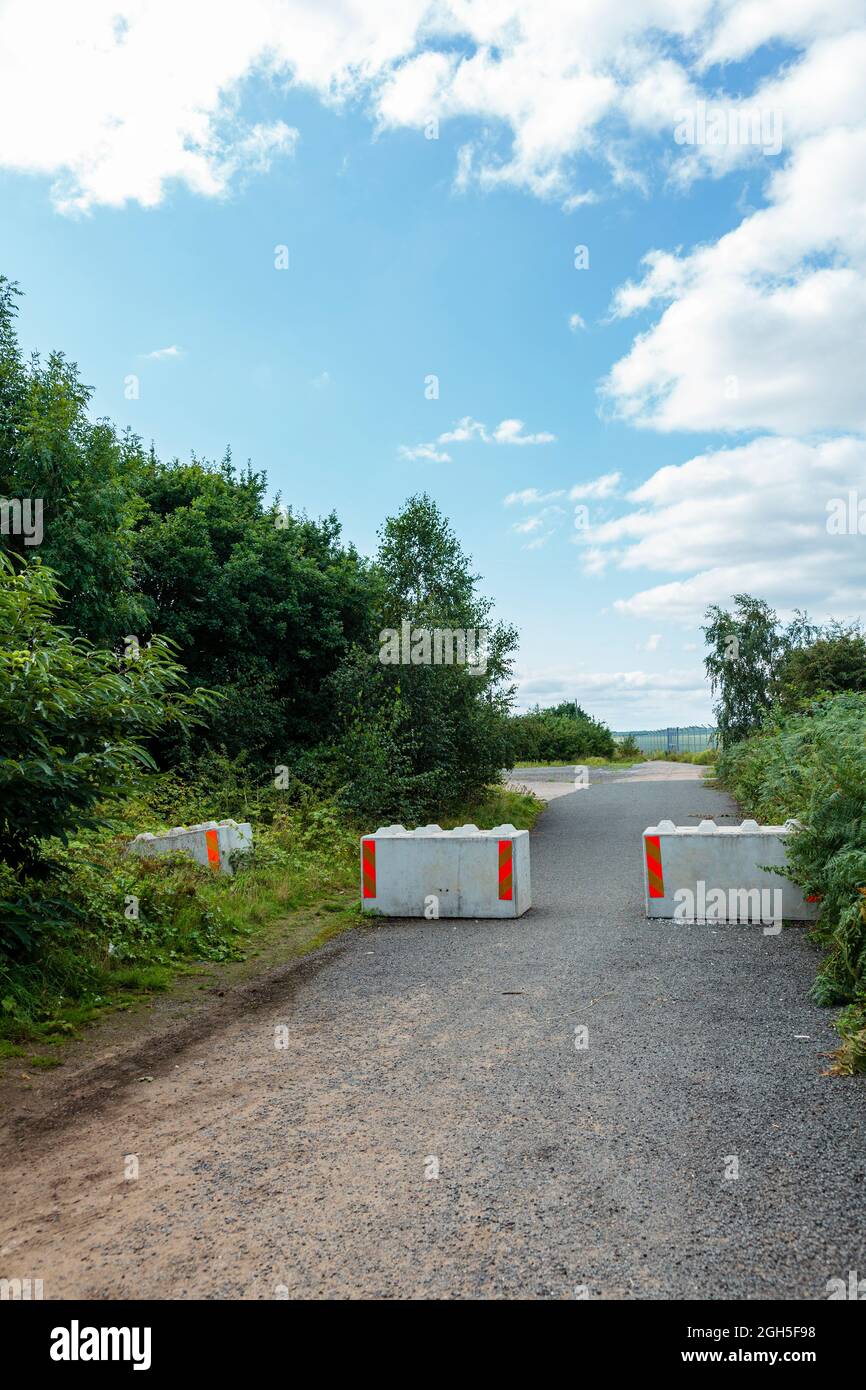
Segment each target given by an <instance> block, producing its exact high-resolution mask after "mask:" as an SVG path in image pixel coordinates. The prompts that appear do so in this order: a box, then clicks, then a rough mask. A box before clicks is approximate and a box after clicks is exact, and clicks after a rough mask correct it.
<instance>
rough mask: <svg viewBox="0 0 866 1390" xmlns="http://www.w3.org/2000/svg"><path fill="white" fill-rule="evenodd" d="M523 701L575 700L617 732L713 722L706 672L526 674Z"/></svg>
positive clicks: (521, 674)
mask: <svg viewBox="0 0 866 1390" xmlns="http://www.w3.org/2000/svg"><path fill="white" fill-rule="evenodd" d="M517 685H518V701H519V705H520V707H521V708H523V709H525V708H526V707H527V706H528V705H534V704H536V703H537V704H540V705H542V706H544V705H555V704H558V703H559V702H560V701H561V700H576V701H577V702H578V704H579V705H582V707H583V708H584V709H586V710H588V711H589V713H590V714H593V715H594V716H595V717H596V718H600V719H603V720H605V722H606V723H608V724H609V725H610V727H611V728H613V729H629V728H631V729H636V728H650V729H651V728H662V727H665V726H667V725H676V724H691V723H709V722H711V720H712V713H711V708H710V696H709V690H708V686H707V683H706V679H705V676H704V672H703V670H702V668H701V667H695V668H693V669H688V670H674V671H664V672H653V671H643V670H637V671H583V670H579V669H575V668H573V667H567V666H563V667H544V668H540V669H534V670H533V669H523V670H520V671H518V673H517Z"/></svg>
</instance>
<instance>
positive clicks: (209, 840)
mask: <svg viewBox="0 0 866 1390" xmlns="http://www.w3.org/2000/svg"><path fill="white" fill-rule="evenodd" d="M204 839H205V844H206V845H207V862H208V864H209V865H210V867H211V868H212V869H218V868H219V866H220V837H219V831H218V830H206V831H205V832H204Z"/></svg>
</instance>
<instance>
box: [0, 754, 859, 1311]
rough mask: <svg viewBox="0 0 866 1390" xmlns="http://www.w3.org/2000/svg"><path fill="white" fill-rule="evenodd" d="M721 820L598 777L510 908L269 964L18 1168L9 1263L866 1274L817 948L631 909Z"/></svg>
mask: <svg viewBox="0 0 866 1390" xmlns="http://www.w3.org/2000/svg"><path fill="white" fill-rule="evenodd" d="M732 811H733V807H732V805H731V803H730V802H729V801H728V800H727V798H726V797H724V796H723V795H722V794H720V793H718V792H713V791H707V790H705V789H704V788H703V787H702V786H701V785H700V783H695V782H694V781H669V782H656V781H643V780H641V779H640V778H632V779H629V780H624V781H619V780H614V779H608V780H605V781H599V782H597V783H595V784H594V785H592V786H590V787H589V788H588V789H586V790H584V791H581V792H576V793H573V794H571V795H564V796H561V797H559V798H558V799H557V800H555V801H553V802H552V803H551V805H550V806H549V807H548V809H547V811H546V813H545V815H544V816H543V817H542V820H541V822H540V823H539V826H538V828H537V830H536V831H534V832H533V840H532V874H533V892H534V897H535V906H534V908H533V910H532V911H531V912H530V913H529V914H528V915H527V916H526V917H524V918H523V919H522V920H520V921H518V922H501V921H500V922H496V921H482V922H477V923H476V922H460V923H455V922H447V921H441V922H425V921H417V922H406V923H401V922H387V923H382V924H380V925H375V926H371V927H370V928H369V929H359V930H357V931H354V932H351V933H349V934H348V935H345V936H343V937H341V938H338V939H337V940H336V941H334V942H332V943H331V944H330V945H329V946H328V947H326V948H325V949H324V950H323V951H321V952H319V953H318V954H317V955H315V956H312V957H309V958H307V960H306V961H305V962H304V963H303V964H302V965H301V966H300V967H298V968H294V969H292V970H290V971H285V972H282V973H281V972H276V973H275V975H274V978H273V980H272V981H271V982H270V984H268V985H266V986H264V987H263V988H262V989H261V991H260V992H259V994H258V996H257V997H255V998H254V999H253V1000H252V1001H250V1000H247V1001H246V1002H245V1004H244V1006H243V1008H242V1009H238V1010H237V1012H236V1013H235V1014H232V1013H231V1012H230V1011H229V1012H228V1013H227V1015H226V1016H225V1017H223V1018H222V1020H221V1024H220V1027H219V1028H218V1029H216V1030H215V1031H213V1032H212V1033H211V1034H209V1035H207V1036H204V1037H202V1038H200V1039H198V1040H196V1041H193V1042H191V1043H190V1045H188V1046H185V1047H184V1049H183V1050H182V1051H181V1052H179V1053H175V1054H169V1055H168V1056H163V1057H161V1058H159V1059H156V1060H154V1061H153V1062H152V1063H151V1064H150V1065H148V1066H147V1067H146V1068H143V1069H146V1070H147V1072H148V1073H149V1074H150V1076H151V1079H150V1080H148V1081H146V1082H145V1083H141V1082H139V1081H138V1078H136V1079H135V1080H134V1081H130V1082H129V1083H128V1084H127V1085H126V1086H125V1088H123V1089H122V1090H120V1091H119V1092H117V1093H115V1094H114V1095H113V1096H112V1097H111V1098H110V1099H109V1100H108V1102H107V1103H106V1104H103V1105H100V1106H99V1107H97V1108H95V1109H94V1110H93V1111H92V1112H90V1113H81V1114H78V1115H77V1116H76V1117H75V1119H74V1122H71V1123H68V1124H67V1125H66V1126H65V1128H62V1129H60V1130H59V1131H56V1132H54V1133H50V1132H49V1133H47V1134H45V1135H44V1136H42V1137H39V1136H34V1137H33V1138H32V1139H31V1140H30V1141H29V1142H28V1143H27V1145H26V1149H25V1151H24V1152H20V1153H19V1157H18V1159H17V1162H15V1163H12V1164H10V1163H8V1162H7V1164H6V1178H5V1181H4V1190H5V1195H6V1199H7V1200H6V1201H5V1202H4V1215H3V1218H2V1224H0V1253H2V1260H0V1274H2V1275H6V1276H7V1277H12V1276H14V1275H19V1276H22V1275H27V1274H29V1275H31V1276H33V1277H41V1278H43V1279H44V1282H45V1297H46V1298H51V1297H63V1296H83V1297H98V1298H112V1297H135V1296H138V1297H146V1298H172V1297H175V1298H177V1297H180V1298H183V1297H205V1298H274V1297H289V1298H295V1297H303V1296H308V1297H313V1298H326V1297H340V1298H350V1297H364V1296H366V1297H374V1298H407V1297H408V1298H424V1297H434V1298H477V1297H484V1298H486V1297H504V1298H515V1297H521V1298H573V1297H575V1296H578V1297H582V1296H584V1293H585V1296H588V1297H589V1298H595V1299H611V1298H643V1299H646V1298H649V1299H658V1298H698V1299H725V1298H731V1297H746V1298H767V1297H781V1298H790V1299H825V1298H826V1297H827V1291H826V1284H827V1281H828V1280H829V1279H831V1278H843V1279H847V1277H848V1272H849V1270H852V1269H855V1270H859V1271H860V1272H861V1275H862V1274H866V1237H864V1224H863V1219H862V1213H863V1196H864V1170H866V1152H864V1142H863V1118H864V1094H866V1093H864V1087H863V1082H862V1080H858V1079H851V1080H830V1079H827V1078H823V1077H821V1075H820V1071H821V1068H822V1066H823V1065H824V1061H823V1057H822V1053H823V1052H825V1051H826V1050H827V1049H828V1048H829V1047H831V1046H832V1045H833V1040H834V1036H835V1035H834V1034H833V1033H832V1031H831V1029H830V1018H831V1016H832V1013H831V1011H828V1010H819V1009H817V1008H816V1007H814V1006H813V1005H812V1004H810V1003H809V1002H808V997H807V993H808V988H809V984H810V982H811V980H812V978H813V975H814V969H815V955H814V952H813V950H812V949H811V948H810V947H809V946H808V944H807V942H806V941H805V939H804V937H803V934H802V932H801V931H800V930H799V929H791V930H788V929H786V930H785V931H784V932H783V933H782V934H781V936H778V937H766V936H764V935H763V933H762V931H761V928H760V927H750V926H739V927H717V928H712V927H706V926H701V927H683V926H674V925H672V924H667V923H661V924H660V923H656V924H654V925H650V924H649V923H648V922H647V921H646V920H645V918H644V916H643V903H642V882H641V865H640V835H641V832H642V831H643V830H644V829H645V827H646V826H647V825H648V824H651V823H653V822H655V821H657V820H658V819H660V818H662V817H665V816H667V817H670V818H672V819H673V820H675V821H677V822H680V823H684V822H687V821H694V820H696V819H700V818H701V816H704V815H706V814H707V813H714V814H716V815H721V814H723V813H727V814H729V815H730V814H731V812H732ZM280 1026H285V1028H286V1029H287V1032H286V1034H285V1035H284V1039H285V1041H286V1042H287V1045H286V1046H285V1047H284V1048H277V1047H276V1046H275V1037H276V1036H277V1034H276V1029H277V1028H278V1027H280ZM576 1028H586V1029H587V1030H588V1046H587V1047H586V1048H584V1049H581V1050H578V1049H577V1048H576V1046H575V1042H576V1034H575V1029H576ZM802 1035H805V1036H802ZM125 1155H135V1156H136V1157H137V1159H138V1164H139V1175H138V1177H137V1179H134V1180H128V1181H127V1180H124V1177H123V1166H124V1161H125V1159H124V1156H125ZM726 1171H727V1173H728V1174H731V1175H732V1174H733V1173H734V1172H738V1174H739V1176H738V1177H734V1176H728V1177H726ZM437 1172H438V1176H435V1174H436V1173H437Z"/></svg>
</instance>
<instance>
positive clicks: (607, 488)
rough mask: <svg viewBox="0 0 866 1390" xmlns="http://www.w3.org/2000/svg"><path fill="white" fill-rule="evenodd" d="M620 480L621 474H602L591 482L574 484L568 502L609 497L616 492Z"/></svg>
mask: <svg viewBox="0 0 866 1390" xmlns="http://www.w3.org/2000/svg"><path fill="white" fill-rule="evenodd" d="M621 479H622V474H621V473H602V474H601V476H600V477H598V478H593V480H592V482H589V483H575V485H574V487H573V488H572V489H571V491H570V492H569V494H568V497H569V501H571V502H578V501H580V500H581V499H586V498H587V497H596V498H601V497H610V496H611V494H612V493H614V492H616V490H617V487H618V486H619V484H620V481H621Z"/></svg>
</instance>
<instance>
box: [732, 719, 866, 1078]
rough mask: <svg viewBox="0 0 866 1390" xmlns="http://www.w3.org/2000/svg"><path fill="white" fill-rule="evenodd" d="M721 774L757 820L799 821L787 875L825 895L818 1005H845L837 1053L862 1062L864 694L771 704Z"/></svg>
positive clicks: (865, 1009) (865, 983) (865, 993)
mask: <svg viewBox="0 0 866 1390" xmlns="http://www.w3.org/2000/svg"><path fill="white" fill-rule="evenodd" d="M718 776H719V779H720V781H721V782H722V784H723V785H724V786H726V787H727V788H728V789H729V790H730V791H731V793H732V794H733V795H734V796H735V797H736V799H737V801H738V802H739V803H740V805H741V806H743V808H744V809H745V810H746V811H747V813H748V814H749V815H753V816H755V817H756V818H757V819H758V820H761V821H763V822H765V823H768V824H779V823H782V822H784V821H785V820H786V819H788V818H790V817H794V818H796V819H798V820H800V821H801V822H802V823H803V829H802V830H800V831H799V832H798V833H797V834H795V835H793V836H792V837H791V839H790V841H789V852H788V858H789V872H790V877H791V878H792V879H793V880H794V882H796V883H797V884H799V885H800V887H801V888H802V889H803V891H804V893H806V894H807V896H817V897H819V898H820V900H821V910H820V916H819V919H818V922H817V925H816V927H815V929H814V931H813V933H812V936H813V939H814V940H815V941H816V942H818V943H819V944H820V945H821V946H823V947H824V948H825V954H824V957H823V960H822V963H821V967H820V969H819V971H818V976H817V979H816V981H815V984H814V987H813V993H814V997H815V999H816V1000H817V1001H818V1002H819V1003H821V1004H848V1005H850V1006H851V1008H850V1009H849V1011H848V1012H847V1013H846V1015H845V1017H844V1029H845V1030H846V1031H845V1032H844V1036H845V1037H846V1039H847V1042H846V1044H845V1045H843V1053H845V1055H846V1056H848V1057H849V1060H850V1057H853V1058H854V1059H855V1061H856V1065H857V1066H858V1067H859V1068H860V1069H862V1052H861V1053H860V1054H859V1058H860V1060H859V1061H857V1060H856V1059H857V1055H858V1054H857V1047H858V1046H859V1045H860V1044H857V1043H856V1042H852V1041H851V1040H852V1038H855V1036H856V1033H857V1028H856V1026H855V1021H856V1018H857V1017H858V1016H860V1017H863V1015H864V1013H866V911H864V895H866V695H862V694H856V693H848V692H846V693H843V694H839V695H835V696H828V697H825V698H822V699H819V700H816V701H814V702H813V703H812V704H811V705H810V706H809V707H808V708H807V709H805V710H803V711H801V712H800V713H797V714H791V715H785V714H783V713H781V712H780V711H778V710H776V711H775V712H774V713H773V714H772V715H771V716H770V718H769V719H768V720H767V722H766V724H765V726H764V728H763V729H762V730H761V732H760V733H758V734H755V735H754V736H753V737H752V738H750V739H746V740H744V741H743V742H741V743H738V744H735V745H733V746H732V747H731V748H728V749H725V750H724V752H723V753H722V755H721V757H720V759H719V765H718ZM863 1023H864V1024H866V1018H864V1020H863ZM861 1026H863V1025H861ZM846 1047H847V1052H846V1050H845V1049H846ZM840 1065H841V1063H840ZM852 1065H853V1063H852Z"/></svg>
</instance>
